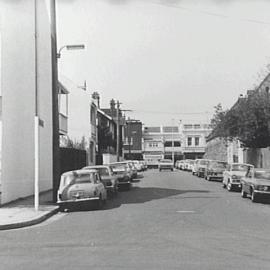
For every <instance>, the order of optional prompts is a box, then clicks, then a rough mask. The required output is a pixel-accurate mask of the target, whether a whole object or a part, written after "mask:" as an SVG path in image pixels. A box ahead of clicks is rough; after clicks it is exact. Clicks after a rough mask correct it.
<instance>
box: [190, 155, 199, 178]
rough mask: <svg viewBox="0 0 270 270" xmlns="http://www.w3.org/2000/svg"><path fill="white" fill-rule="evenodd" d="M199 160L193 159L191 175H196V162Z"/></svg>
mask: <svg viewBox="0 0 270 270" xmlns="http://www.w3.org/2000/svg"><path fill="white" fill-rule="evenodd" d="M199 160H200V159H195V160H194V164H193V166H192V171H191V172H192V174H193V175H197V170H198V163H199Z"/></svg>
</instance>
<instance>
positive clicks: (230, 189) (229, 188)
mask: <svg viewBox="0 0 270 270" xmlns="http://www.w3.org/2000/svg"><path fill="white" fill-rule="evenodd" d="M227 190H228V191H232V184H231V183H230V182H228V184H227Z"/></svg>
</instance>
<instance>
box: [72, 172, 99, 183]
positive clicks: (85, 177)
mask: <svg viewBox="0 0 270 270" xmlns="http://www.w3.org/2000/svg"><path fill="white" fill-rule="evenodd" d="M94 181H95V174H94V173H90V174H79V175H77V176H76V177H75V181H74V182H75V183H76V184H79V183H94Z"/></svg>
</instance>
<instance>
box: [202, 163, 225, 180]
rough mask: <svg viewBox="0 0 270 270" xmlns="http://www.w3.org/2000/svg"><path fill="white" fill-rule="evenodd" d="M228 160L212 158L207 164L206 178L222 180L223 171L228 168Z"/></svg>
mask: <svg viewBox="0 0 270 270" xmlns="http://www.w3.org/2000/svg"><path fill="white" fill-rule="evenodd" d="M227 164H228V163H227V162H224V161H218V160H210V161H209V162H208V164H207V167H206V170H205V175H204V178H205V179H206V180H208V181H211V180H213V179H215V180H220V181H222V179H223V172H224V171H225V170H226V167H227Z"/></svg>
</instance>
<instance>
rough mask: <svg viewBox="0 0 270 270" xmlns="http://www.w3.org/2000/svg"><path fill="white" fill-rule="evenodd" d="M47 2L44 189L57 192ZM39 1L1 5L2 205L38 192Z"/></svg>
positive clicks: (42, 69) (43, 10)
mask: <svg viewBox="0 0 270 270" xmlns="http://www.w3.org/2000/svg"><path fill="white" fill-rule="evenodd" d="M45 2H46V1H45V0H38V1H37V3H38V16H37V17H38V35H37V36H38V40H37V48H38V58H37V59H38V91H39V108H40V113H39V114H40V118H41V119H42V120H43V121H44V127H40V190H41V191H42V190H47V189H50V188H52V113H51V108H52V100H51V96H52V94H51V92H52V90H51V86H52V79H51V35H50V24H49V14H48V9H47V7H46V3H45ZM34 3H35V1H34V0H24V1H20V0H13V1H5V0H1V1H0V17H1V22H0V23H1V25H0V29H1V30H0V31H1V37H2V46H1V49H2V50H1V67H2V68H1V77H2V78H1V79H2V80H1V88H2V99H3V100H2V104H3V114H2V119H3V137H2V142H3V143H2V203H6V202H9V201H11V200H15V199H17V198H19V197H24V196H28V195H32V194H33V190H34V115H35V35H34V33H35V24H34Z"/></svg>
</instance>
